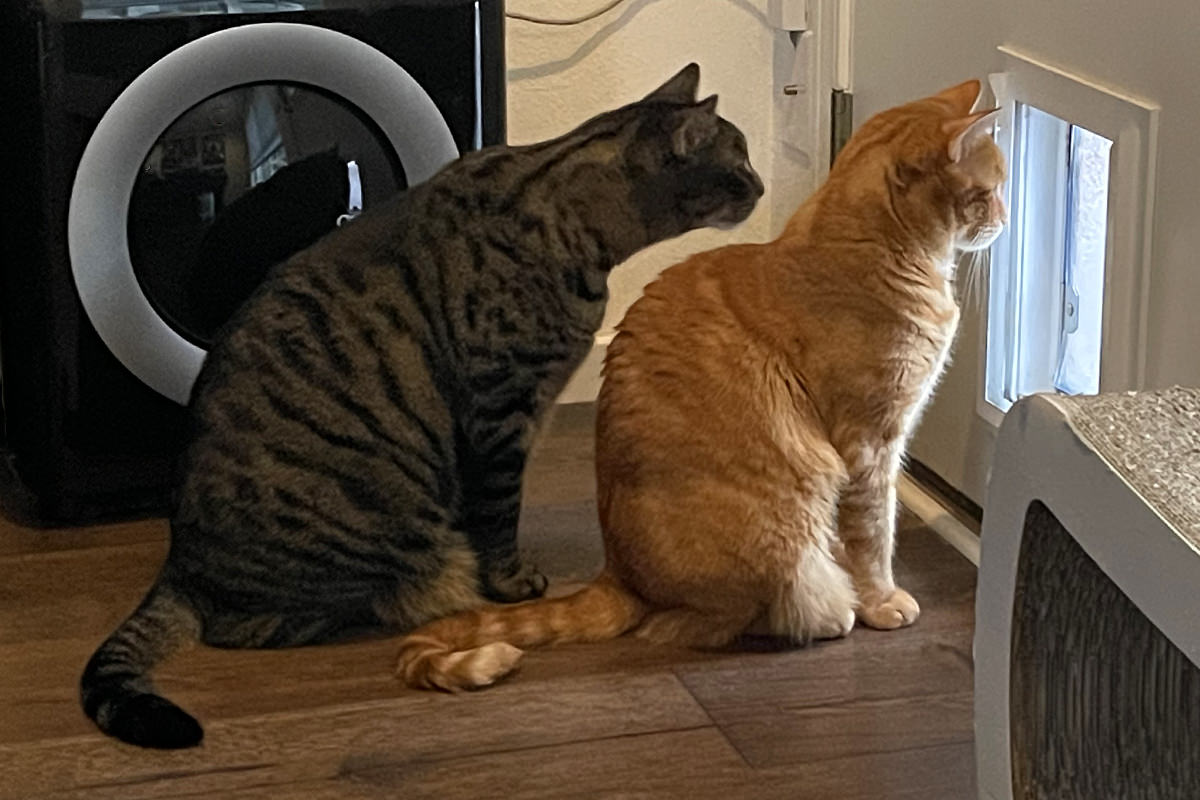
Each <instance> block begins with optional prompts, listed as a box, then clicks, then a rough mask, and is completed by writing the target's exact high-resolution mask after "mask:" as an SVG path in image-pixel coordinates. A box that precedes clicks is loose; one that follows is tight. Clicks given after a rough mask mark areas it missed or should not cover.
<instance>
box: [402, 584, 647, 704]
mask: <svg viewBox="0 0 1200 800" xmlns="http://www.w3.org/2000/svg"><path fill="white" fill-rule="evenodd" d="M649 610H650V609H649V607H648V606H647V605H646V603H645V602H644V601H643V600H642V599H641V598H639V597H638V596H637V595H635V594H633V593H632V592H630V591H629V590H628V589H626V588H625V587H624V586H623V585H622V584H621V582H620V581H619V580H618V579H617V578H615V577H614V576H612V575H611V574H610V573H608V572H607V571H606V572H603V573H601V574H600V576H599V577H598V578H596V580H594V581H592V582H591V583H589V584H588V585H587V586H585V587H584V588H582V589H580V590H579V591H578V592H576V593H575V594H572V595H568V596H566V597H558V598H553V599H545V598H543V599H541V600H533V601H530V602H527V603H519V604H517V605H510V606H488V607H486V608H480V609H476V610H474V611H465V612H463V613H461V614H455V615H454V616H451V617H446V618H444V619H440V620H436V621H435V622H431V623H429V624H428V625H424V626H422V627H421V628H418V629H417V630H415V631H413V632H412V633H410V634H409V635H408V636H406V637H404V639H403V640H402V641H401V642H400V661H399V664H398V665H397V667H396V674H397V676H398V677H400V678H402V679H403V680H404V682H405V683H407V684H408V685H409V686H411V687H413V688H418V689H441V690H443V691H450V692H452V691H458V690H460V689H478V688H482V687H484V686H488V685H490V684H492V683H495V682H496V681H497V680H499V679H500V678H502V677H504V676H505V675H507V674H508V673H510V672H512V671H513V670H514V669H516V666H517V662H519V661H520V660H521V656H522V652H521V650H520V649H518V648H521V647H536V646H538V645H546V644H561V643H565V642H597V641H603V640H605V639H614V638H616V637H618V636H620V635H621V634H623V633H625V632H626V631H629V630H631V629H633V628H634V627H636V626H637V625H638V623H640V622H641V621H642V619H643V618H644V617H645V616H646V614H647V613H648V612H649Z"/></svg>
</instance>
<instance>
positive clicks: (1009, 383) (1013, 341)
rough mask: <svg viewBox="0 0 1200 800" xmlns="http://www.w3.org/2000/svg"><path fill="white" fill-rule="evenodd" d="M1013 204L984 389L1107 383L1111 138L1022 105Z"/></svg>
mask: <svg viewBox="0 0 1200 800" xmlns="http://www.w3.org/2000/svg"><path fill="white" fill-rule="evenodd" d="M1013 142H1014V144H1013V148H1014V153H1013V154H1012V156H1011V161H1012V169H1011V179H1012V181H1013V182H1014V183H1013V189H1012V192H1011V198H1012V200H1011V202H1012V208H1010V209H1009V211H1010V216H1011V220H1012V221H1011V224H1010V226H1009V229H1008V230H1007V231H1006V232H1005V234H1004V236H1005V237H1006V238H1005V239H1004V240H1002V243H1001V244H1000V245H999V246H998V248H997V250H996V252H995V253H993V255H994V256H995V255H996V254H997V253H1002V254H1004V255H1003V257H995V258H993V260H992V275H991V279H990V287H991V299H990V300H989V305H988V309H989V310H988V351H987V376H986V385H985V392H986V394H985V397H986V398H987V401H988V402H989V403H991V404H992V405H994V406H996V407H997V408H999V409H1000V410H1001V411H1007V410H1008V408H1009V406H1011V405H1012V404H1013V403H1014V402H1016V401H1017V400H1018V399H1020V398H1022V397H1025V396H1027V395H1030V394H1035V393H1038V392H1054V391H1059V392H1064V393H1070V394H1078V393H1094V392H1097V391H1099V387H1100V349H1101V339H1102V332H1103V311H1104V260H1105V244H1106V236H1107V222H1108V219H1107V218H1108V164H1109V151H1110V149H1111V147H1112V142H1110V141H1109V140H1107V139H1105V138H1104V137H1102V136H1098V135H1096V134H1094V133H1092V132H1090V131H1087V130H1085V129H1083V128H1080V127H1079V126H1077V125H1071V124H1070V123H1068V122H1067V121H1065V120H1063V119H1060V118H1058V117H1056V116H1054V115H1052V114H1049V113H1047V112H1045V111H1042V110H1041V109H1038V108H1034V107H1033V106H1029V105H1025V104H1020V103H1019V104H1017V106H1016V111H1015V115H1014V135H1013Z"/></svg>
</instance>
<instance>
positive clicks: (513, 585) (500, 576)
mask: <svg viewBox="0 0 1200 800" xmlns="http://www.w3.org/2000/svg"><path fill="white" fill-rule="evenodd" d="M549 585H550V581H548V580H547V579H546V576H545V575H543V574H542V573H540V572H538V571H537V569H536V568H535V567H532V566H530V565H529V564H525V563H519V564H517V565H516V566H514V567H510V568H508V569H504V570H496V571H493V572H491V573H489V574H488V576H487V577H486V579H485V580H484V593H485V594H486V595H487V597H488V599H489V600H494V601H496V602H498V603H517V602H520V601H521V600H532V599H534V598H535V597H541V596H542V595H543V594H545V593H546V587H547V586H549Z"/></svg>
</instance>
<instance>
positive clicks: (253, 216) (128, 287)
mask: <svg viewBox="0 0 1200 800" xmlns="http://www.w3.org/2000/svg"><path fill="white" fill-rule="evenodd" d="M457 155H458V149H457V146H456V145H455V143H454V137H453V136H452V135H451V133H450V128H449V127H448V125H447V124H446V120H445V119H444V118H443V117H442V115H441V112H440V111H439V110H438V108H437V106H436V104H435V103H434V102H433V100H432V99H431V98H430V96H429V94H428V93H427V92H426V91H425V89H424V88H423V87H422V86H421V85H420V84H418V83H417V82H416V80H415V79H414V78H413V77H412V76H411V75H410V74H409V73H408V72H407V71H406V70H404V69H403V68H402V67H401V66H400V65H398V64H397V63H396V62H395V61H393V60H392V59H390V58H388V57H387V56H385V55H384V54H383V53H381V52H380V51H378V50H376V49H375V48H373V47H371V46H369V45H367V44H366V43H364V42H362V41H360V40H357V39H354V38H353V37H350V36H348V35H346V34H342V33H339V32H336V31H333V30H329V29H325V28H319V27H316V26H313V25H305V24H293V23H285V22H263V23H254V24H250V25H244V26H238V27H233V28H229V29H225V30H221V31H218V32H215V33H211V34H208V35H206V36H203V37H201V38H199V39H196V40H194V41H192V42H189V43H188V44H186V45H184V46H183V47H180V48H179V49H177V50H173V51H171V52H170V53H168V54H167V55H165V56H163V57H162V58H161V59H160V60H159V61H157V62H155V63H154V64H153V65H152V66H151V67H149V68H148V69H146V70H145V71H144V72H142V73H141V74H140V75H138V77H137V78H136V79H135V80H134V81H133V82H132V83H130V84H129V86H128V87H127V88H126V89H125V90H124V91H122V93H121V94H120V95H119V96H118V97H117V99H116V100H115V101H114V102H113V103H112V105H111V106H109V108H108V110H107V111H106V112H105V113H104V115H103V116H102V117H101V119H100V121H99V123H98V124H97V125H96V128H95V130H94V131H93V133H92V135H91V138H90V139H89V140H88V144H87V146H86V148H85V149H84V152H83V156H82V157H81V158H80V161H79V165H78V167H77V169H76V172H75V180H74V183H73V185H72V189H71V199H70V203H69V207H68V212H67V246H68V252H69V254H70V260H71V272H72V275H73V276H74V278H75V287H76V289H77V291H78V292H79V299H80V301H81V303H82V304H83V308H84V311H86V312H87V316H88V319H89V320H90V321H91V323H92V326H93V327H94V328H95V329H96V333H97V334H99V336H100V339H101V340H102V341H103V342H104V344H105V346H106V347H108V349H109V350H110V351H111V352H112V353H113V355H114V356H116V357H117V359H118V360H119V361H120V362H121V363H122V364H124V365H125V367H126V368H128V369H129V371H130V372H132V373H133V374H134V375H136V376H137V377H138V378H139V379H140V380H141V381H142V382H143V383H145V384H146V385H147V386H149V387H151V388H153V389H154V390H155V391H157V392H159V393H160V394H162V395H164V396H166V397H169V398H171V399H172V400H175V401H177V402H179V403H186V402H187V401H188V398H189V397H190V395H191V389H192V385H193V384H194V382H195V379H196V376H197V375H198V374H199V372H200V369H201V366H202V364H203V361H204V357H205V355H206V348H205V344H206V343H207V340H208V338H209V337H210V335H211V333H212V330H213V328H214V327H215V326H216V325H218V324H220V322H221V321H222V320H223V319H224V318H225V317H226V316H228V314H229V312H230V311H232V310H233V308H234V307H236V305H237V303H238V302H239V301H240V299H241V298H243V297H244V296H245V295H246V294H247V293H248V292H249V291H251V290H252V289H253V287H254V284H255V283H256V281H257V277H256V276H261V273H262V271H264V270H265V269H266V268H267V267H269V266H270V265H271V264H272V263H274V262H276V261H278V260H282V259H283V258H286V257H287V256H288V255H290V254H291V253H293V252H295V251H296V250H299V249H301V248H303V247H304V246H306V245H307V244H308V243H309V242H311V241H315V239H316V238H318V237H319V236H320V235H321V234H322V233H324V232H326V231H327V230H330V229H331V228H332V226H334V225H336V224H337V219H338V217H339V216H341V215H343V214H346V213H348V212H350V211H351V206H352V205H354V204H355V203H356V202H357V198H358V195H356V193H355V191H354V188H355V186H357V187H358V188H359V189H361V200H362V203H363V205H364V206H366V207H367V208H368V209H369V208H370V205H371V204H372V203H373V202H376V200H377V198H379V197H384V196H386V195H388V194H390V193H391V192H394V191H396V190H397V189H400V188H403V187H404V186H405V185H406V184H408V185H416V184H417V183H420V182H421V181H424V180H426V179H427V178H429V177H430V176H431V175H433V174H434V173H435V172H437V170H439V169H441V168H442V167H443V166H445V164H446V163H447V162H449V161H451V160H452V159H454V158H455V157H456V156H457ZM351 162H353V165H354V166H353V168H352V167H351ZM401 165H403V167H401ZM343 170H345V172H344V174H343ZM355 175H357V178H358V181H357V184H356V182H355V177H354V176H355ZM326 204H327V205H326ZM335 212H336V213H335ZM264 220H267V221H264ZM350 224H353V223H350ZM248 231H253V232H254V234H255V236H254V237H249V238H250V241H249V242H247V238H248V237H247V232H248ZM268 231H269V235H268V233H267V232H268Z"/></svg>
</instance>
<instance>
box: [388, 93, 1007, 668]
mask: <svg viewBox="0 0 1200 800" xmlns="http://www.w3.org/2000/svg"><path fill="white" fill-rule="evenodd" d="M979 90H980V86H979V82H978V81H974V80H972V81H968V82H966V83H963V84H961V85H959V86H955V87H953V88H950V89H947V90H945V91H943V92H941V93H940V94H937V95H934V96H933V97H929V98H926V99H923V100H919V101H916V102H913V103H909V104H907V105H904V106H900V107H898V108H894V109H891V110H888V111H884V112H883V113H881V114H878V115H876V116H875V117H873V118H872V119H871V120H869V121H868V122H867V123H866V124H865V125H863V126H862V128H861V129H860V130H859V131H858V132H857V133H856V134H855V135H854V137H853V138H852V139H851V140H850V142H849V144H848V145H847V146H846V148H845V150H844V151H843V152H842V153H841V154H840V155H839V156H838V159H837V162H836V163H835V165H834V167H833V169H832V170H831V172H830V174H829V178H828V180H827V181H826V182H825V184H824V185H823V186H822V187H821V188H820V189H819V190H818V191H817V192H816V193H815V194H814V195H813V196H812V197H811V198H810V199H809V200H808V201H807V202H806V203H805V204H804V205H803V206H802V207H801V208H800V209H799V211H798V212H797V213H796V215H795V216H794V217H793V218H792V220H791V221H790V222H789V224H788V226H787V228H786V230H785V231H784V233H783V235H782V236H781V237H780V238H779V239H778V240H776V241H774V242H771V243H769V244H765V245H736V246H731V247H724V248H721V249H718V250H714V251H711V252H708V253H703V254H700V255H697V256H694V257H692V258H690V259H688V260H687V261H685V262H684V263H682V264H679V265H677V266H675V267H672V268H670V269H668V270H666V271H665V272H664V273H663V275H662V277H661V278H660V279H659V280H658V281H656V282H655V283H653V284H651V285H650V286H649V287H648V288H647V289H646V292H645V295H644V296H643V297H642V298H641V299H640V300H639V301H638V302H637V303H635V304H634V305H633V307H632V308H631V309H630V310H629V313H628V314H627V315H626V316H625V319H624V321H623V322H622V323H621V326H620V332H619V334H618V335H617V337H616V339H615V340H614V341H613V342H612V344H611V346H610V347H609V351H608V358H607V361H606V364H605V381H604V386H603V388H602V389H601V392H600V400H599V417H598V421H597V431H596V436H597V453H596V468H597V481H598V497H599V507H600V520H601V527H602V529H603V531H604V543H605V548H606V554H607V564H606V566H605V568H604V571H603V572H602V573H601V574H600V576H599V577H597V578H596V579H595V581H593V582H592V583H591V584H589V585H588V586H587V587H585V588H584V589H582V590H581V591H579V592H577V593H576V594H574V595H571V596H569V597H564V598H560V599H551V600H537V601H534V602H530V603H524V604H521V605H517V606H507V607H489V608H484V609H481V610H478V611H471V612H466V613H463V614H459V615H457V616H454V617H449V618H447V619H443V620H439V621H437V622H434V623H431V624H429V625H426V626H425V627H423V628H420V629H419V630H417V631H415V632H414V633H412V634H411V635H410V636H408V637H406V638H405V639H404V640H403V642H402V643H401V654H400V664H399V674H400V675H402V676H403V678H404V680H405V681H406V682H407V683H408V684H409V685H412V686H421V687H429V688H442V689H458V688H470V687H478V686H484V685H487V684H489V683H492V682H493V681H495V680H496V679H497V678H499V677H501V676H502V675H504V674H506V673H508V672H509V671H511V670H512V669H513V667H514V666H515V664H516V662H517V660H518V659H519V658H520V655H521V651H520V650H518V649H517V648H518V647H529V646H534V645H540V644H547V643H552V642H566V641H589V640H599V639H606V638H611V637H614V636H619V635H621V634H622V633H625V632H626V631H629V630H632V629H634V628H636V629H637V634H638V635H639V636H643V637H645V638H647V639H649V640H652V641H656V642H674V643H682V644H686V645H692V646H700V647H712V646H720V645H723V644H726V643H728V642H730V641H731V640H733V639H734V638H735V637H737V636H738V635H739V634H742V633H744V632H747V631H748V630H750V629H752V628H753V629H756V630H758V631H765V632H768V633H771V634H774V635H778V636H781V637H786V638H789V639H793V640H796V641H805V640H808V639H810V638H822V637H836V636H843V635H845V634H846V633H848V632H849V631H850V629H851V628H852V627H853V625H854V621H855V618H856V617H857V618H858V619H859V620H861V621H862V622H864V623H865V624H867V625H869V626H871V627H874V628H885V629H890V628H899V627H902V626H905V625H910V624H912V622H913V621H914V620H915V619H916V618H917V615H918V613H919V608H918V606H917V602H916V601H915V600H914V599H913V598H912V596H911V595H909V594H908V592H906V591H904V590H903V589H901V588H900V587H898V586H896V584H895V582H894V580H893V578H892V554H893V550H894V547H895V541H894V539H895V537H894V531H895V525H894V516H895V510H896V509H895V506H896V492H895V481H896V476H897V472H898V471H899V469H900V462H901V457H902V455H903V452H904V447H905V443H906V441H907V439H908V437H909V435H910V434H911V432H912V430H913V427H914V426H915V424H916V420H917V417H918V415H919V413H920V411H921V409H922V407H923V406H924V405H925V403H926V401H927V400H928V399H929V397H930V394H931V393H932V391H933V388H934V385H935V383H936V382H937V379H938V377H939V375H940V374H941V372H942V368H943V366H944V365H945V362H946V355H947V352H948V350H949V348H950V343H951V341H952V340H953V338H954V331H955V327H956V325H957V324H958V306H957V304H956V303H955V300H954V294H953V285H952V284H953V277H954V255H955V250H956V249H957V250H977V249H982V248H984V247H987V246H988V245H989V244H991V242H992V241H993V240H994V239H995V238H996V236H997V235H998V234H999V232H1000V230H1001V228H1002V226H1003V224H1004V222H1005V221H1006V215H1005V211H1004V207H1003V204H1002V202H1001V201H1000V199H999V197H998V193H997V190H998V187H999V186H1000V184H1001V182H1002V181H1003V179H1004V159H1003V157H1002V156H1001V154H1000V151H999V150H998V149H997V148H996V146H995V144H993V143H992V141H991V139H990V137H988V136H986V135H980V134H984V133H986V128H987V122H988V118H989V117H990V115H991V113H992V112H987V111H984V112H978V113H971V108H972V107H973V105H974V103H975V101H976V100H977V99H978V96H979Z"/></svg>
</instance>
